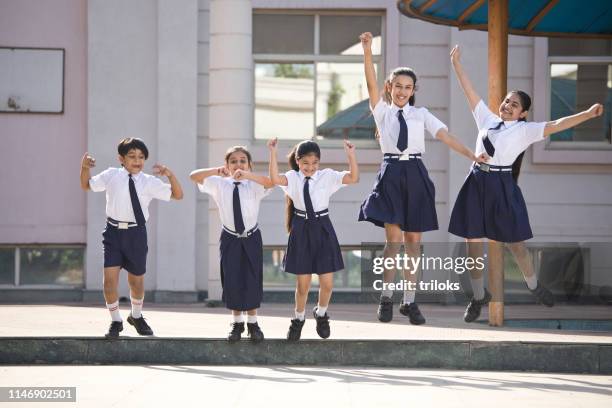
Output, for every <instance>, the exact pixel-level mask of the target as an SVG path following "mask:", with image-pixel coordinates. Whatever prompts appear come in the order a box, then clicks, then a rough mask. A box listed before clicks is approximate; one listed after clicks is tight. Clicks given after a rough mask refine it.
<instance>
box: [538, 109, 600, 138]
mask: <svg viewBox="0 0 612 408" xmlns="http://www.w3.org/2000/svg"><path fill="white" fill-rule="evenodd" d="M603 110H604V108H603V105H602V104H600V103H596V104H595V105H593V106H591V107H590V108H589V109H588V110H585V111H582V112H580V113H577V114H575V115H571V116H565V117H563V118H559V119H557V120H553V121H550V122H546V126H545V127H544V136H545V137H546V136H550V135H552V134H553V133H557V132H562V131H564V130H566V129H570V128H573V127H574V126H578V125H579V124H581V123H582V122H586V121H587V120H589V119H593V118H596V117H598V116H601V115H602V114H603Z"/></svg>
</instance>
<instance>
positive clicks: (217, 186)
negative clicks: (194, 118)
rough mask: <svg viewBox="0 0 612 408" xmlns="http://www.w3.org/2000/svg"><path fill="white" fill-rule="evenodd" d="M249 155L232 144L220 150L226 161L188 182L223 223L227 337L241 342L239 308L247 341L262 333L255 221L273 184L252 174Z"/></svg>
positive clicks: (259, 247) (259, 246)
mask: <svg viewBox="0 0 612 408" xmlns="http://www.w3.org/2000/svg"><path fill="white" fill-rule="evenodd" d="M252 169H253V162H252V159H251V153H249V151H248V150H247V149H246V147H244V146H234V147H231V148H230V149H229V150H228V151H227V152H226V153H225V165H224V166H221V167H213V168H210V169H198V170H194V171H193V172H192V173H191V180H193V181H195V182H196V183H197V184H198V188H199V189H200V191H201V192H203V193H207V194H210V196H211V197H212V198H213V199H214V200H215V203H216V204H217V207H218V208H219V216H220V218H221V223H222V224H223V230H222V231H221V238H220V239H219V244H220V247H219V249H220V260H221V285H222V287H223V296H222V300H223V302H224V303H225V306H226V307H227V308H228V309H230V310H231V311H232V315H233V318H234V321H233V323H232V325H231V326H232V330H231V332H230V333H229V335H228V337H227V339H228V340H229V341H230V342H235V341H238V340H240V335H241V334H242V332H244V317H243V314H242V313H243V311H246V312H247V329H248V335H249V338H250V340H251V341H253V342H260V341H262V340H263V339H264V335H263V333H262V331H261V329H260V328H259V325H258V324H257V309H258V308H259V306H260V303H261V298H262V296H263V256H262V253H263V246H262V240H261V232H260V231H259V227H258V225H257V215H258V213H259V203H260V201H261V200H262V199H263V198H264V197H265V196H266V195H268V193H269V192H270V191H271V188H272V187H274V184H272V181H271V180H270V179H269V178H268V177H265V176H259V175H256V174H253V173H251V170H252Z"/></svg>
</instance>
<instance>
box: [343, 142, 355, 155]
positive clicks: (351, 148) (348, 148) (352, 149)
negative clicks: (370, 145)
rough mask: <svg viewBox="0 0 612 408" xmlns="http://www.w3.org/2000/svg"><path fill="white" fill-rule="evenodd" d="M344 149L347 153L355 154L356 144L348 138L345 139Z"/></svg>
mask: <svg viewBox="0 0 612 408" xmlns="http://www.w3.org/2000/svg"><path fill="white" fill-rule="evenodd" d="M344 151H345V152H346V154H355V145H354V144H353V143H351V142H350V141H349V140H348V139H344Z"/></svg>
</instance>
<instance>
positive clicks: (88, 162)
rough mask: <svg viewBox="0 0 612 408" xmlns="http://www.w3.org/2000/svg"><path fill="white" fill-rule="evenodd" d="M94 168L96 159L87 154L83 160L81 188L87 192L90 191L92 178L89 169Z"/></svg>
mask: <svg viewBox="0 0 612 408" xmlns="http://www.w3.org/2000/svg"><path fill="white" fill-rule="evenodd" d="M92 167H96V159H94V158H93V157H92V156H90V155H89V153H87V152H86V153H85V154H84V155H83V158H82V159H81V188H82V189H83V190H85V191H87V190H89V189H90V188H89V179H90V178H91V174H90V171H89V169H91V168H92Z"/></svg>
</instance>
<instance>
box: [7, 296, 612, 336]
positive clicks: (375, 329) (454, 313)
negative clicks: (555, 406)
mask: <svg viewBox="0 0 612 408" xmlns="http://www.w3.org/2000/svg"><path fill="white" fill-rule="evenodd" d="M121 309H122V315H123V317H124V319H125V318H126V317H127V315H128V313H129V305H127V304H126V305H122V306H121ZM292 310H293V306H292V305H288V304H266V305H264V306H263V307H262V308H261V309H260V316H259V323H260V326H261V327H262V329H263V331H264V333H265V335H266V337H268V338H284V337H285V335H286V332H287V328H288V326H289V320H290V319H291V315H292ZM421 310H422V311H423V314H424V315H425V317H426V318H427V324H425V325H423V326H412V325H410V324H409V322H408V320H407V318H406V317H404V316H402V315H400V314H399V313H398V311H397V306H396V307H395V312H394V313H395V315H394V320H393V321H392V322H391V323H380V322H378V321H377V320H376V305H367V304H355V305H350V304H334V305H332V306H331V307H330V309H329V314H330V315H331V319H332V320H331V327H332V337H331V338H332V339H436V340H483V341H518V340H520V341H555V342H584V343H612V332H595V331H592V332H587V331H570V330H545V329H541V330H538V329H526V328H525V329H524V328H494V327H489V326H488V325H486V324H478V323H471V324H467V323H464V322H463V320H462V315H463V307H462V306H441V305H433V304H432V305H429V304H424V305H422V306H421ZM144 316H145V317H146V318H147V321H148V322H149V323H150V324H151V327H152V328H153V329H154V331H155V334H156V335H157V336H158V337H209V338H223V337H225V336H226V334H227V332H228V330H229V323H230V316H229V314H228V312H227V311H226V310H225V309H224V308H207V307H204V306H203V305H202V304H193V305H160V304H145V310H144ZM483 317H485V318H486V311H484V314H483ZM506 317H507V318H566V319H571V318H574V319H581V318H591V319H612V307H611V306H568V305H558V306H555V307H553V308H545V307H543V306H537V305H510V306H507V307H506ZM307 318H308V320H307V322H306V326H305V327H304V331H303V338H318V337H317V334H316V332H315V324H314V320H313V319H312V317H311V316H309V315H307ZM109 321H110V318H109V316H108V312H107V311H106V309H105V308H104V306H100V305H84V304H81V303H75V304H64V305H0V336H2V337H5V336H101V335H103V334H104V333H105V331H106V329H107V327H108V324H109ZM125 326H126V329H125V330H124V331H123V334H124V335H126V336H137V334H136V332H135V331H134V330H133V328H131V327H130V326H129V325H127V323H126V324H125Z"/></svg>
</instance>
